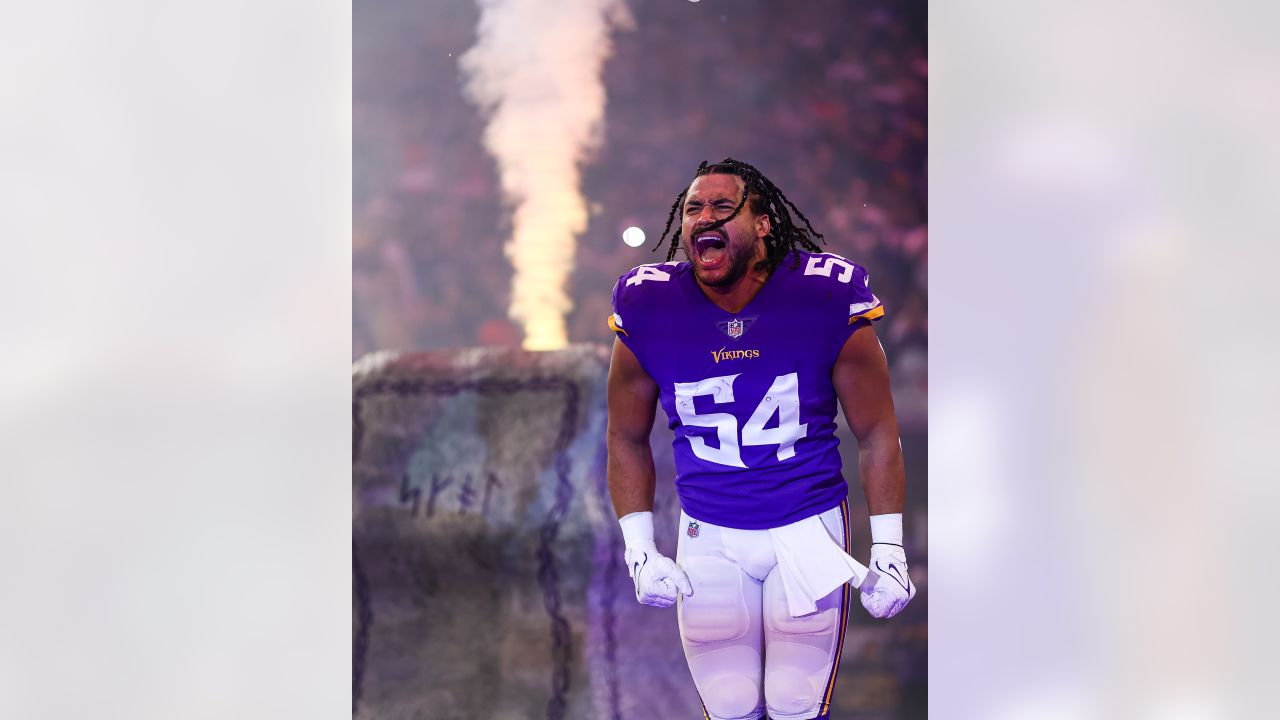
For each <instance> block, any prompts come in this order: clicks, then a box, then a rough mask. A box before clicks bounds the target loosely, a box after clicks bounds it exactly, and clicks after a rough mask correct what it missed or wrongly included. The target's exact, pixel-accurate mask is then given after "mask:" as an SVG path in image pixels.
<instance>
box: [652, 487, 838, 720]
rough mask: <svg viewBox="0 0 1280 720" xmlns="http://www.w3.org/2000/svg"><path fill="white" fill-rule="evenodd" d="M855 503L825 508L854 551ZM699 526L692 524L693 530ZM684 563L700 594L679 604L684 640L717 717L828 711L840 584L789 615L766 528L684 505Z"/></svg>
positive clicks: (749, 719) (680, 556)
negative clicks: (711, 518)
mask: <svg viewBox="0 0 1280 720" xmlns="http://www.w3.org/2000/svg"><path fill="white" fill-rule="evenodd" d="M847 503H848V501H847V500H846V501H844V502H842V503H841V504H840V505H839V506H837V507H834V508H832V509H831V510H828V511H827V512H825V513H823V514H822V515H821V516H820V518H821V520H822V524H823V525H824V526H825V527H826V529H827V532H828V533H830V535H831V537H832V538H833V539H834V540H835V541H836V543H837V544H839V545H840V547H843V548H844V549H845V552H848V551H849V546H848V542H847V537H848V532H847V527H848V507H847ZM691 528H692V529H691ZM678 529H679V532H680V541H679V544H678V546H677V550H676V562H677V563H678V564H679V565H680V567H682V568H683V569H684V571H685V572H686V573H687V574H688V575H689V581H690V583H691V584H692V585H693V594H692V595H690V596H688V597H682V598H681V599H680V601H679V603H678V607H679V618H680V640H681V642H682V643H683V644H684V655H685V659H686V660H687V661H688V662H689V672H690V673H691V674H692V675H693V682H694V685H696V686H697V688H698V694H699V695H700V696H701V698H702V705H703V710H704V711H705V713H706V715H707V717H708V718H710V720H758V719H759V718H761V717H762V716H763V715H764V713H765V711H766V709H767V711H768V713H769V718H770V720H802V719H805V720H807V719H809V718H818V717H823V718H825V717H826V713H828V712H829V708H830V704H831V693H832V690H833V689H834V687H835V681H836V669H837V668H838V667H839V665H840V650H841V646H842V644H843V642H844V628H845V623H846V621H847V619H848V614H849V602H850V598H851V592H852V589H851V588H850V587H849V585H848V584H845V585H842V586H840V587H839V588H837V589H836V590H834V591H832V593H831V594H829V595H827V596H826V597H824V598H821V599H820V600H818V602H817V607H818V609H817V611H816V612H813V613H810V614H808V615H803V616H801V617H791V615H790V613H789V612H788V610H787V596H786V593H785V592H784V591H783V586H782V580H781V578H780V577H779V576H778V573H779V572H780V569H779V567H778V561H777V557H776V555H775V554H774V550H773V541H772V539H771V537H770V535H769V531H768V530H736V529H733V528H727V527H721V526H719V525H712V524H711V523H706V522H701V521H697V520H693V519H692V518H690V517H689V516H688V515H686V514H685V513H684V512H681V513H680V525H679V528H678Z"/></svg>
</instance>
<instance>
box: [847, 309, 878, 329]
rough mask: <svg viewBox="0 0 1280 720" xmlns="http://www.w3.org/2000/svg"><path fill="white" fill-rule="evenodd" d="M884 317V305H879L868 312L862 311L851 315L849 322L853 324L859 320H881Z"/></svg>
mask: <svg viewBox="0 0 1280 720" xmlns="http://www.w3.org/2000/svg"><path fill="white" fill-rule="evenodd" d="M882 317H884V306H883V305H877V306H875V307H873V308H871V309H870V310H867V311H866V312H860V313H858V314H857V315H850V316H849V324H850V325H852V324H853V323H855V322H857V321H858V320H879V319H880V318H882Z"/></svg>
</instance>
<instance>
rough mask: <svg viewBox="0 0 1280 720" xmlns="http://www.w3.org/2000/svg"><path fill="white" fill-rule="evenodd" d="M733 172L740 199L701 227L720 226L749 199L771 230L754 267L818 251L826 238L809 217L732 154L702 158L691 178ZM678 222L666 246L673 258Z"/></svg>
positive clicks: (770, 267) (675, 207)
mask: <svg viewBox="0 0 1280 720" xmlns="http://www.w3.org/2000/svg"><path fill="white" fill-rule="evenodd" d="M713 174H721V175H736V176H738V177H740V178H742V182H743V190H742V199H741V200H739V201H738V207H736V208H734V210H733V212H732V213H731V214H730V215H729V217H727V218H724V219H723V220H718V221H716V222H714V223H712V224H711V225H708V226H707V227H705V228H703V229H704V230H714V229H716V228H718V227H721V226H723V225H724V224H725V223H728V222H729V221H731V220H733V219H734V218H735V217H737V216H738V213H739V212H741V211H742V208H743V207H744V206H745V205H746V204H747V201H748V200H750V201H751V212H753V213H755V214H757V215H768V216H769V223H770V230H769V234H768V235H766V236H765V238H764V245H765V250H766V254H765V258H764V259H763V260H761V261H760V262H758V263H756V267H755V269H756V270H765V271H767V272H769V273H772V272H773V271H774V270H776V269H777V267H778V265H780V264H782V260H783V258H785V257H786V256H787V255H791V254H795V253H797V252H798V251H799V250H800V249H805V250H809V251H811V252H820V251H821V248H819V247H818V243H817V242H816V241H821V242H822V243H823V244H824V245H825V244H826V242H827V241H826V240H825V239H824V238H823V237H822V233H820V232H818V231H817V230H814V229H813V225H811V224H809V218H807V217H805V216H804V213H802V212H800V208H798V207H796V206H795V205H794V204H793V203H792V202H791V201H790V200H788V199H787V196H786V195H784V194H782V191H781V190H779V189H778V187H777V186H776V185H774V184H773V182H772V181H771V180H769V178H767V177H765V176H764V173H762V172H760V171H759V170H757V169H756V168H755V167H753V166H751V165H749V164H747V163H744V162H742V161H740V160H734V159H733V158H725V159H724V160H721V161H720V162H718V163H711V164H709V163H707V161H705V160H703V161H702V164H700V165H698V172H697V173H695V174H694V176H693V177H694V178H695V179H696V178H699V177H702V176H703V175H713ZM688 191H689V190H688V188H685V189H684V190H682V191H681V192H680V194H679V195H677V196H676V201H675V202H674V203H672V205H671V212H670V213H668V214H667V225H666V227H664V228H663V229H662V237H660V238H658V244H657V245H655V246H654V248H653V249H654V251H655V252H656V251H657V250H658V248H660V247H662V241H663V240H665V239H666V237H667V233H669V232H670V231H671V223H672V221H673V220H675V217H676V213H677V212H678V211H679V210H680V207H681V206H682V205H683V204H684V196H685V193H687V192H688ZM787 208H791V210H794V211H795V213H796V216H798V217H799V218H800V220H801V221H803V222H804V227H798V226H797V225H796V224H795V222H794V221H792V219H791V213H790V212H789V211H788V210H787ZM680 232H681V230H680V224H679V223H676V232H675V234H674V235H672V236H671V242H670V244H669V245H668V247H667V260H672V259H674V258H675V256H676V251H677V250H678V249H679V248H680ZM795 266H796V267H800V256H799V255H798V254H796V255H795Z"/></svg>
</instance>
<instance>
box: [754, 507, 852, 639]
mask: <svg viewBox="0 0 1280 720" xmlns="http://www.w3.org/2000/svg"><path fill="white" fill-rule="evenodd" d="M769 535H770V536H771V537H772V538H773V549H774V552H775V553H777V556H778V567H779V569H780V570H781V576H782V587H783V589H784V590H786V593H787V609H788V611H789V612H790V613H791V617H799V616H801V615H808V614H809V613H811V612H814V611H816V610H817V609H818V606H817V604H816V603H817V601H818V599H819V598H823V597H826V596H827V595H828V594H829V593H830V592H831V591H832V590H835V589H836V588H838V587H840V586H841V585H843V584H844V583H846V582H848V581H849V579H850V578H852V579H853V580H854V585H861V584H862V581H863V579H864V578H865V577H866V575H867V568H866V566H865V565H863V564H862V563H860V562H858V561H857V560H854V559H853V558H851V557H849V555H848V554H846V553H845V551H844V548H842V547H840V546H839V545H837V544H836V541H835V540H833V539H831V536H830V535H828V534H827V529H826V527H825V526H823V524H822V520H820V519H819V518H818V516H817V515H814V516H811V517H807V518H805V519H804V520H801V521H800V522H794V523H791V524H790V525H785V526H783V527H780V528H773V529H772V530H770V531H769Z"/></svg>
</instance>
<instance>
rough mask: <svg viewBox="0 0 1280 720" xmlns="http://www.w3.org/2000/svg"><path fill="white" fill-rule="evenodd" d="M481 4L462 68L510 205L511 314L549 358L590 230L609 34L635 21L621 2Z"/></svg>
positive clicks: (497, 0) (562, 338)
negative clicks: (589, 168) (589, 172)
mask: <svg viewBox="0 0 1280 720" xmlns="http://www.w3.org/2000/svg"><path fill="white" fill-rule="evenodd" d="M477 1H478V4H479V6H480V23H479V29H478V33H477V34H478V37H477V39H476V44H475V46H473V47H472V48H471V49H469V50H468V51H467V52H466V53H465V54H464V55H463V56H462V57H461V58H460V59H459V64H460V66H461V68H462V71H463V73H464V76H465V78H466V92H467V95H468V96H469V98H470V99H471V100H472V101H473V102H475V103H476V104H477V105H478V106H479V107H480V108H481V109H482V111H484V113H485V114H486V116H487V121H488V125H487V126H486V128H485V132H484V143H485V146H486V148H488V150H489V152H490V153H492V154H493V156H494V158H495V159H496V160H497V163H498V170H499V173H500V176H501V182H502V190H503V193H504V194H505V195H506V197H507V199H508V200H509V201H510V202H511V204H512V205H513V216H512V237H511V238H510V239H509V240H508V242H507V244H506V248H505V250H506V255H507V257H508V258H509V259H510V260H511V264H512V266H513V267H514V269H515V274H514V278H513V284H512V292H511V307H510V309H509V311H508V314H509V315H510V316H511V317H512V318H513V319H515V320H516V321H517V322H519V323H520V324H521V325H523V326H524V331H525V340H524V347H525V348H526V349H528V350H554V349H557V348H561V347H564V346H565V344H566V343H567V342H568V340H567V335H566V332H565V320H564V319H565V315H566V314H567V313H568V311H569V310H570V308H571V307H572V305H573V304H572V302H571V301H570V300H569V297H568V295H567V294H566V292H565V284H566V280H567V279H568V277H569V273H570V271H571V270H572V268H573V259H574V247H575V245H576V237H577V235H579V234H580V233H582V232H584V231H585V230H586V228H587V204H586V200H585V199H584V198H583V196H582V192H581V189H580V187H579V180H580V170H579V168H580V167H581V165H582V163H584V162H585V161H587V160H588V159H589V158H590V157H591V154H592V152H593V151H594V150H595V149H596V147H598V145H599V143H600V139H601V137H602V135H603V118H604V103H605V88H604V83H603V81H602V79H601V70H602V68H603V66H604V61H605V59H606V58H607V57H608V56H609V53H610V51H611V43H610V38H609V32H610V30H611V29H612V28H614V27H620V28H624V29H625V28H629V27H631V25H632V22H633V21H632V19H631V15H630V13H629V12H628V11H627V7H626V4H625V2H624V0H572V1H571V2H546V0H477Z"/></svg>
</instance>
